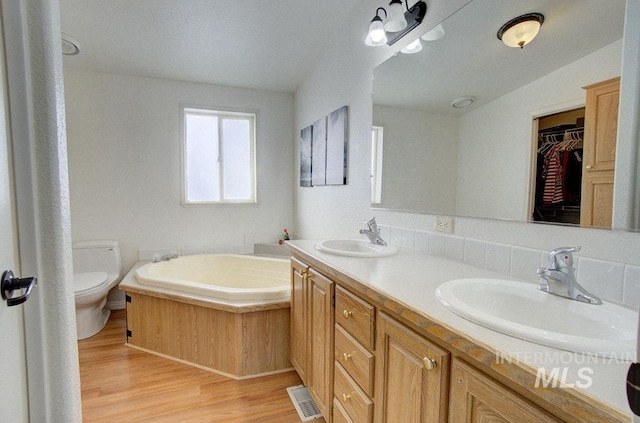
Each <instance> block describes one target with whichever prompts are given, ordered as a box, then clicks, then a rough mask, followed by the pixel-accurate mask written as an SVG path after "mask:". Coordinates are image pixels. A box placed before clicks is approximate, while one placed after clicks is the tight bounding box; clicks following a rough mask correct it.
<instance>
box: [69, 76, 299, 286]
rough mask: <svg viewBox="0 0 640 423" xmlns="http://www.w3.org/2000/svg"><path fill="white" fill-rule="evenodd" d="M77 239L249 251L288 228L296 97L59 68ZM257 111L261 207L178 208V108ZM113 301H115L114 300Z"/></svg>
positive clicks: (126, 258)
mask: <svg viewBox="0 0 640 423" xmlns="http://www.w3.org/2000/svg"><path fill="white" fill-rule="evenodd" d="M64 77H65V96H66V107H67V137H68V149H69V177H70V182H69V184H70V191H71V218H72V219H71V222H72V235H73V239H74V241H81V240H91V239H105V238H106V239H117V240H119V241H120V245H121V250H122V255H123V264H124V268H125V271H127V270H128V269H129V268H130V267H131V266H132V265H133V264H134V263H135V262H136V261H137V259H138V250H143V251H144V250H158V249H159V250H162V249H171V248H178V249H181V250H183V252H185V253H194V252H203V251H220V252H251V251H252V250H253V243H254V242H275V241H276V240H277V239H278V237H279V236H280V235H281V234H282V229H283V228H286V227H291V226H292V224H293V201H292V198H291V197H292V194H291V193H292V190H293V187H292V181H291V167H292V155H293V141H292V135H291V134H292V133H293V95H292V94H287V93H278V92H267V91H257V90H250V89H239V88H228V87H220V86H214V85H205V84H195V83H187V82H179V81H171V80H164V79H153V78H141V77H133V76H123V75H115V74H107V73H97V72H88V71H81V70H78V69H73V68H69V67H67V68H65V72H64ZM181 104H188V105H196V106H205V107H216V108H222V109H229V110H243V111H251V112H256V113H257V130H256V131H257V132H256V133H257V144H256V145H257V147H256V148H257V168H258V169H257V180H258V204H250V205H217V206H204V205H203V206H188V207H185V206H182V205H181V204H180V200H181V175H180V166H181V164H180V142H181V141H180V105H181ZM112 296H113V295H112Z"/></svg>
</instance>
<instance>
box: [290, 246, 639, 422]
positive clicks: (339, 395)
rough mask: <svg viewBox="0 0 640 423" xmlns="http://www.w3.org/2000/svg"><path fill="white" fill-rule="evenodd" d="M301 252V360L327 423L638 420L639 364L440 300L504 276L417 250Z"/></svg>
mask: <svg viewBox="0 0 640 423" xmlns="http://www.w3.org/2000/svg"><path fill="white" fill-rule="evenodd" d="M289 245H290V247H291V251H292V258H291V272H292V298H291V313H292V314H291V325H292V326H291V362H292V364H293V366H294V367H295V369H296V370H297V371H298V373H299V374H300V376H301V378H302V380H303V382H304V383H305V385H306V386H307V388H308V390H309V392H310V394H311V396H312V397H313V399H314V401H315V402H316V405H318V407H319V409H320V411H321V412H322V413H323V415H324V417H325V420H326V421H327V422H374V421H375V422H389V423H392V422H398V421H402V422H410V421H422V422H446V421H451V422H456V423H457V422H464V421H476V420H482V419H483V418H491V419H492V420H491V421H505V422H518V423H521V422H555V421H575V422H584V421H602V422H612V421H616V422H624V421H626V422H628V421H631V413H630V411H629V409H628V406H627V405H626V396H625V376H626V371H627V369H628V367H629V364H630V363H629V362H625V361H618V360H614V359H604V358H600V357H590V356H586V355H583V354H574V353H570V352H567V351H561V350H557V349H554V348H550V347H544V346H541V345H538V344H534V343H530V342H526V341H522V340H519V339H516V338H513V337H510V336H507V335H503V334H500V333H498V332H494V331H492V330H490V329H486V328H484V327H482V326H479V325H476V324H474V323H471V322H470V321H467V320H465V319H463V318H461V317H459V316H457V315H455V314H454V313H452V312H451V311H449V310H448V309H446V308H445V307H444V306H443V305H442V304H440V302H439V301H438V300H437V298H436V295H435V291H436V288H437V287H438V285H440V284H441V283H443V282H446V281H448V280H451V279H458V278H470V277H493V278H500V277H501V278H503V279H504V278H505V277H504V275H497V274H495V273H493V272H490V271H487V270H484V269H478V268H474V267H471V266H468V265H465V264H462V263H457V262H452V261H448V260H445V259H441V258H436V257H431V256H427V255H424V254H420V253H414V252H408V251H401V252H400V253H398V254H397V255H394V256H392V257H381V258H354V257H342V256H337V255H333V254H328V253H325V252H322V251H319V250H318V249H317V248H316V243H315V242H314V241H306V240H296V241H291V242H289ZM532 272H535V269H532ZM533 286H535V285H533ZM567 301H569V300H567ZM594 307H596V306H594ZM549 375H552V376H553V375H555V376H556V379H558V378H560V379H561V380H560V381H558V380H554V379H553V377H551V376H549ZM585 375H588V378H584V379H582V378H581V377H584V376H585ZM587 382H588V383H587Z"/></svg>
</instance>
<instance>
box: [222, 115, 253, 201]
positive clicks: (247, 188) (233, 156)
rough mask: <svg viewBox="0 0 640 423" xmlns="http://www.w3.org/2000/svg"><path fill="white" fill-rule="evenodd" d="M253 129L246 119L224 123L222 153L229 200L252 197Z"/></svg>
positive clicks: (225, 189)
mask: <svg viewBox="0 0 640 423" xmlns="http://www.w3.org/2000/svg"><path fill="white" fill-rule="evenodd" d="M250 132H251V128H250V126H249V121H247V120H244V119H242V120H241V119H225V120H224V121H223V126H222V133H223V134H224V135H223V138H222V139H223V144H222V151H223V155H224V158H225V163H224V170H223V180H224V192H225V194H226V195H225V196H226V198H228V199H234V200H239V199H246V198H249V197H250V196H251V179H250V177H251V172H250V169H249V165H250V163H251V148H250V147H251V143H250V142H249V140H250V139H251V135H250Z"/></svg>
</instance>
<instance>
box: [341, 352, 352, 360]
mask: <svg viewBox="0 0 640 423" xmlns="http://www.w3.org/2000/svg"><path fill="white" fill-rule="evenodd" d="M349 360H351V354H347V353H342V361H349Z"/></svg>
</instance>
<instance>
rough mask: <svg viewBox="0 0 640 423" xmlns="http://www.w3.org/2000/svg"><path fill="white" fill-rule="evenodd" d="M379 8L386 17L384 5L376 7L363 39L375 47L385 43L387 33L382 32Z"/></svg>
mask: <svg viewBox="0 0 640 423" xmlns="http://www.w3.org/2000/svg"><path fill="white" fill-rule="evenodd" d="M381 10H382V11H383V12H384V16H385V18H386V17H387V11H386V10H384V7H378V9H376V16H375V17H374V18H373V19H371V24H369V32H368V33H367V39H366V40H364V43H365V44H366V45H368V46H372V47H375V46H381V45H383V44H386V43H387V34H386V33H385V32H384V26H383V24H382V18H381V17H380V15H379V13H380V11H381Z"/></svg>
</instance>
